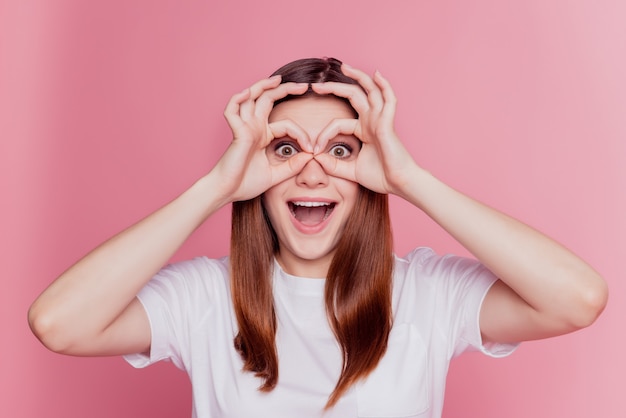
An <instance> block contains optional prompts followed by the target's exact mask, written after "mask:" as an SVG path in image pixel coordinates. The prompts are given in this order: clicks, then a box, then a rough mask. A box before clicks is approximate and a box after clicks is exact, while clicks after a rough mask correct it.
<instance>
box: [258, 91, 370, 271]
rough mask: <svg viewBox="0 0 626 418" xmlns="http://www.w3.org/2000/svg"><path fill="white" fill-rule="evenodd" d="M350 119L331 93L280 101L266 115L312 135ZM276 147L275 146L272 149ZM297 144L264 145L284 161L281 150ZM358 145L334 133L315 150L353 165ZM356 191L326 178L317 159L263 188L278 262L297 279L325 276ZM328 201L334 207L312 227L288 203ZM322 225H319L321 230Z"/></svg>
mask: <svg viewBox="0 0 626 418" xmlns="http://www.w3.org/2000/svg"><path fill="white" fill-rule="evenodd" d="M347 118H353V111H352V109H351V108H350V107H349V106H348V105H347V104H346V103H345V102H342V101H340V100H338V99H336V98H333V97H332V96H327V97H314V96H313V97H307V98H302V99H298V100H291V101H287V102H283V103H281V104H279V105H278V106H276V108H274V110H273V111H272V113H271V114H270V118H269V120H270V122H274V121H280V120H291V121H292V122H294V123H296V124H297V125H298V126H299V127H301V128H302V130H303V131H304V132H305V133H306V134H307V135H308V137H309V138H314V139H313V140H312V141H311V144H312V145H313V146H314V147H315V146H317V145H318V144H317V138H318V136H319V134H320V132H321V130H322V129H323V128H325V127H326V126H327V125H328V124H329V123H331V122H332V121H333V120H336V119H347ZM277 146H279V148H276V147H277ZM300 148H301V147H300V145H299V144H298V143H297V141H294V140H293V139H291V138H288V137H287V138H281V139H277V140H274V141H273V142H272V144H270V146H269V147H268V148H267V155H268V159H269V160H270V162H271V164H275V165H279V164H283V163H284V162H285V160H286V159H287V158H291V156H285V155H284V153H285V152H288V153H289V154H291V153H297V152H300ZM359 148H360V142H359V140H358V139H357V138H356V137H355V136H353V135H337V136H335V137H333V138H331V139H330V140H329V141H328V142H326V143H325V145H324V149H322V150H320V151H319V152H320V153H325V154H326V155H328V156H329V158H338V157H337V155H338V154H341V157H339V159H341V160H342V161H344V162H346V163H354V161H356V158H357V157H358V153H359ZM357 194H358V184H357V183H356V182H354V181H350V180H346V179H343V178H340V177H335V176H329V175H328V174H327V173H326V172H325V171H324V169H323V168H322V166H321V165H320V163H319V162H318V161H317V160H315V159H312V160H310V161H309V162H307V163H306V165H305V166H304V168H303V169H302V171H300V172H299V173H298V174H296V175H295V176H294V177H291V178H289V179H287V180H285V181H283V182H282V183H279V184H277V185H275V186H274V187H272V188H270V189H269V190H267V191H266V192H265V193H264V195H263V203H264V206H265V209H266V211H267V213H268V216H269V218H270V221H271V223H272V226H273V227H274V230H275V231H276V234H277V236H278V241H279V245H280V250H279V254H278V256H277V259H278V262H279V263H280V264H281V266H282V267H283V269H284V270H285V271H286V272H288V273H290V274H293V275H296V276H301V277H326V272H327V271H328V268H329V266H330V263H331V261H332V257H333V255H334V253H335V251H334V250H335V247H336V245H337V241H338V239H339V237H340V235H341V231H342V230H343V228H344V226H345V224H346V221H347V220H348V217H349V216H350V213H351V212H352V209H353V207H354V203H355V201H356V198H357ZM294 200H295V201H314V202H333V203H334V208H333V210H332V212H331V213H330V215H329V216H328V218H327V219H326V220H325V221H324V223H323V224H320V225H315V226H313V227H306V226H303V225H301V224H300V223H299V222H298V221H297V220H296V218H295V217H294V216H293V215H292V214H291V211H290V209H289V206H288V202H290V201H294ZM321 227H323V228H321Z"/></svg>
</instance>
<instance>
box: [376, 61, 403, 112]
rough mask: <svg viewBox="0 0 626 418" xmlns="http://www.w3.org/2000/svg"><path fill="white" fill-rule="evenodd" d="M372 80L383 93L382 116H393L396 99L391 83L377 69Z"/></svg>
mask: <svg viewBox="0 0 626 418" xmlns="http://www.w3.org/2000/svg"><path fill="white" fill-rule="evenodd" d="M374 81H375V82H376V84H378V86H379V87H380V90H381V92H382V95H383V100H384V102H385V107H384V108H383V116H386V117H391V118H393V117H394V115H395V113H396V106H397V103H398V99H397V98H396V94H395V93H394V91H393V88H392V87H391V83H389V81H388V80H387V79H386V78H385V77H383V76H382V74H381V73H380V71H378V70H377V71H376V72H375V73H374Z"/></svg>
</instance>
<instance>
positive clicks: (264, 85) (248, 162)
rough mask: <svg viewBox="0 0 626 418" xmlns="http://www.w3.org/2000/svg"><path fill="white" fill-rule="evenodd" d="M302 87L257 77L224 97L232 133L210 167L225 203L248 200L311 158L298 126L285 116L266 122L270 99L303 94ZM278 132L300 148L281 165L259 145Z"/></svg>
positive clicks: (265, 143) (304, 136)
mask: <svg viewBox="0 0 626 418" xmlns="http://www.w3.org/2000/svg"><path fill="white" fill-rule="evenodd" d="M307 89H308V84H306V83H284V84H280V76H274V77H271V78H268V79H263V80H261V81H258V82H257V83H255V84H254V85H252V86H251V87H250V88H248V89H246V90H244V91H242V92H241V93H238V94H235V95H234V96H233V97H232V98H231V99H230V101H229V102H228V105H227V106H226V109H225V110H224V116H225V118H226V121H227V122H228V125H229V126H230V129H231V130H232V132H233V141H232V143H231V144H230V146H229V147H228V149H227V150H226V152H225V153H224V155H223V156H222V158H221V159H220V160H219V161H218V163H217V164H216V166H215V168H214V170H213V174H215V175H216V176H217V178H219V179H220V185H221V187H222V189H221V193H222V194H223V196H224V198H225V199H226V200H227V201H229V202H234V201H240V200H248V199H252V198H254V197H256V196H258V195H260V194H262V193H263V192H265V191H266V190H267V189H269V188H270V187H272V186H274V185H276V184H278V183H280V182H282V181H284V180H286V179H288V178H290V177H292V176H294V175H296V174H297V173H298V172H300V171H301V170H302V168H303V167H304V165H305V164H306V163H307V162H308V161H309V160H310V159H311V158H313V148H312V145H311V141H310V139H309V137H308V135H307V134H306V133H305V132H304V131H303V130H302V129H301V128H300V127H299V126H298V125H296V124H295V123H293V122H291V121H289V120H281V121H278V122H275V123H269V122H268V117H269V114H270V112H271V111H272V108H273V106H274V102H275V101H277V100H280V99H282V98H283V97H286V96H287V95H300V94H303V93H305V92H306V91H307ZM284 136H289V137H290V138H293V139H295V140H296V141H298V143H299V144H300V146H301V147H302V149H303V150H304V151H305V152H300V153H298V154H296V155H295V156H294V157H293V158H289V159H288V160H286V161H285V162H284V163H281V164H270V162H269V160H268V158H267V155H266V152H265V148H266V147H267V146H268V145H269V144H270V143H271V142H272V140H273V139H275V138H281V137H284Z"/></svg>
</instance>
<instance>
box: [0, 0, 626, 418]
mask: <svg viewBox="0 0 626 418" xmlns="http://www.w3.org/2000/svg"><path fill="white" fill-rule="evenodd" d="M383 4H384V5H383ZM625 21H626V6H624V3H623V2H622V1H620V0H615V1H609V0H593V1H592V0H588V1H577V0H568V1H566V0H558V1H543V0H531V1H498V0H491V1H487V0H480V1H472V2H468V1H465V0H456V1H455V0H447V1H426V0H410V1H409V0H391V1H388V2H385V3H383V2H382V1H381V0H379V1H363V0H350V1H345V0H343V1H329V0H322V1H317V2H306V3H305V2H297V1H287V0H285V1H276V0H272V1H252V0H249V1H217V0H216V1H208V0H205V1H192V0H189V1H174V0H159V1H154V0H142V1H122V0H115V1H108V2H93V1H92V2H85V1H78V0H59V1H54V2H52V1H47V0H14V1H4V2H1V3H0V117H1V119H0V124H1V125H0V135H1V147H2V148H1V149H0V159H1V161H0V181H1V182H2V183H1V195H2V204H1V205H0V211H1V216H0V231H1V235H0V240H1V241H0V243H1V247H0V256H1V257H2V261H1V263H0V278H1V280H2V290H1V292H0V298H1V299H0V321H2V322H1V323H0V325H1V330H2V332H1V334H0V335H1V336H0V338H1V339H2V340H1V343H0V350H1V352H0V416H2V417H64V418H73V417H76V418H78V417H80V418H83V417H92V418H100V417H120V418H122V417H138V416H150V417H172V416H176V417H185V416H190V391H189V383H188V381H187V378H186V376H185V374H184V373H181V372H179V371H178V370H177V369H175V368H174V367H173V366H172V365H170V364H159V365H156V366H153V367H150V368H148V369H146V370H142V371H138V370H134V369H132V368H131V367H130V366H127V365H126V364H125V363H124V362H123V361H122V360H121V359H120V358H102V359H82V358H71V357H64V356H60V355H56V354H52V353H49V352H47V351H46V350H45V349H44V348H43V347H42V346H41V345H40V344H39V343H38V342H37V341H36V339H35V338H34V337H33V336H32V335H31V334H30V332H29V329H28V326H27V323H26V311H27V308H28V306H29V304H30V303H31V301H32V300H33V299H34V298H35V297H36V296H37V295H38V294H39V292H41V291H42V290H43V289H44V288H45V286H47V285H48V284H49V283H50V282H51V281H52V280H53V279H54V278H55V277H56V276H57V275H58V274H60V273H61V272H62V271H63V270H64V269H65V268H67V267H68V266H69V265H70V264H71V263H73V262H74V261H75V260H77V259H78V258H79V257H80V256H82V255H83V254H84V253H85V252H87V251H88V250H89V249H91V248H92V247H94V246H95V245H96V244H98V243H99V242H101V241H102V240H104V239H106V238H107V237H109V236H110V235H112V234H113V233H115V232H117V231H118V230H120V229H121V228H123V227H125V226H127V225H129V224H130V223H132V222H134V221H136V220H138V219H139V218H140V217H142V216H144V215H146V214H147V213H149V212H150V211H151V210H153V209H155V208H157V207H158V206H160V205H162V204H164V203H165V202H167V201H168V200H169V199H171V198H173V197H174V196H176V195H177V194H178V193H179V192H181V191H182V190H183V189H184V188H185V187H186V186H188V185H189V184H190V183H191V182H193V181H194V180H195V179H197V178H198V177H199V176H201V175H202V174H203V173H205V172H206V171H207V170H208V169H209V168H210V167H211V166H212V164H213V163H214V162H215V161H216V159H217V158H218V157H219V155H220V154H221V153H222V152H223V150H224V149H225V147H226V145H227V143H228V141H229V132H228V130H227V126H226V124H225V122H224V120H223V117H222V109H223V107H224V105H225V103H226V101H227V100H228V98H229V97H230V96H231V94H233V93H234V92H237V91H239V90H241V89H243V88H244V87H247V86H248V85H249V84H251V83H252V82H253V81H255V80H257V79H259V78H261V77H263V76H265V75H268V74H269V73H271V72H272V71H273V70H274V69H275V68H277V67H278V66H280V65H282V64H283V63H285V62H287V61H290V60H292V59H296V58H301V57H307V56H318V57H319V56H336V57H338V58H340V59H343V60H344V61H347V62H349V63H351V64H352V65H354V66H357V67H361V68H363V69H365V70H367V71H368V72H373V71H374V70H375V69H379V70H380V71H381V72H382V73H383V74H384V75H386V76H387V78H389V79H390V80H391V81H392V83H393V85H394V86H395V90H396V91H397V95H398V97H399V110H398V116H397V130H398V132H399V133H400V135H401V137H402V138H403V139H404V141H405V142H406V144H407V147H408V148H409V149H410V151H411V152H412V153H413V154H414V155H415V156H416V158H417V160H418V161H419V162H420V163H421V164H422V165H423V166H425V167H427V168H428V169H430V170H431V171H432V172H434V173H435V174H437V175H438V176H439V177H440V178H442V179H444V180H445V181H447V182H449V183H450V184H451V185H453V186H455V187H457V188H460V189H461V190H463V191H465V192H467V193H469V194H471V195H473V196H475V197H477V198H479V199H481V200H483V201H485V202H487V203H489V204H491V205H494V206H496V207H498V208H501V209H502V210H504V211H506V212H508V213H510V214H512V215H514V216H516V217H518V218H520V219H522V220H524V221H525V222H527V223H529V224H531V225H533V226H535V227H538V228H540V229H542V230H543V231H545V232H547V233H548V234H550V235H552V236H554V237H555V238H557V239H558V240H560V241H562V242H563V243H564V244H565V245H567V246H569V247H570V248H572V249H573V250H574V251H576V252H577V253H579V254H580V255H582V256H583V257H584V258H586V259H587V260H589V261H590V262H591V264H593V265H594V266H595V267H596V268H597V269H598V270H599V271H600V272H601V273H602V274H604V275H605V277H606V279H607V280H608V282H609V285H610V289H611V300H610V303H609V306H608V308H607V310H606V311H605V313H604V315H603V316H602V317H601V318H600V319H599V321H598V322H597V323H596V324H595V325H594V326H593V327H592V328H589V329H586V330H583V331H581V332H578V333H575V334H572V335H568V336H565V337H561V338H557V339H553V340H548V341H540V342H532V343H527V344H524V345H523V347H522V348H521V349H520V350H519V351H518V352H517V353H516V354H515V355H513V356H512V357H510V358H507V359H504V360H491V359H487V358H484V357H482V356H480V355H474V354H470V355H467V356H464V357H462V358H460V359H458V360H455V361H454V362H453V366H452V370H451V373H450V377H449V385H448V393H447V403H446V408H445V417H448V418H452V417H461V416H464V417H483V418H495V417H498V418H499V417H503V416H506V417H509V418H517V417H520V418H521V417H535V418H541V417H546V418H548V417H550V418H553V417H581V418H582V417H622V418H623V417H625V416H626V396H625V395H624V394H625V392H624V390H625V389H624V388H625V384H624V376H625V375H626V360H625V359H624V355H623V347H622V346H621V344H623V343H624V342H625V341H624V340H625V337H624V334H625V326H624V322H625V321H624V319H625V318H626V297H625V295H626V293H625V290H626V289H625V284H624V279H623V277H624V275H623V269H622V268H619V264H618V263H619V261H623V260H624V257H625V256H626V254H625V251H624V250H625V249H626V245H625V244H624V237H625V236H626V222H625V220H626V216H625V214H626V115H625V111H626V81H625V76H624V75H625V74H626V30H625V29H624V22H625ZM392 204H393V217H394V228H395V238H396V244H397V245H396V248H397V252H398V253H400V254H405V253H406V252H407V251H408V250H409V249H411V248H413V247H414V246H417V245H430V246H432V247H434V248H435V249H437V250H438V251H440V252H456V253H461V254H466V253H465V251H464V250H463V249H462V248H460V247H459V245H458V244H456V243H455V242H453V241H452V240H451V239H450V238H449V237H448V236H447V235H446V234H445V233H444V232H442V231H441V230H440V229H438V228H437V227H436V226H435V225H433V224H432V222H431V221H429V220H428V219H427V218H426V217H425V216H424V215H422V214H421V213H419V212H418V211H417V210H416V209H414V208H412V207H409V205H407V204H405V203H403V202H400V201H398V200H397V199H393V200H392ZM228 220H229V211H228V210H227V209H226V210H223V211H221V212H220V213H218V214H217V215H215V216H214V217H213V218H211V219H210V220H209V221H208V222H207V223H206V224H205V225H204V226H203V227H202V228H201V229H200V230H199V231H198V232H197V233H196V234H195V235H194V236H192V237H191V239H190V240H189V241H188V242H187V243H186V244H185V246H184V247H183V248H182V249H181V250H180V251H179V253H178V254H177V255H176V257H175V258H176V259H182V258H189V257H191V256H194V255H199V254H206V255H209V256H220V255H224V254H226V253H227V249H228V232H229V226H228Z"/></svg>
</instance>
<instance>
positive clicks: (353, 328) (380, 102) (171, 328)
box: [29, 59, 607, 417]
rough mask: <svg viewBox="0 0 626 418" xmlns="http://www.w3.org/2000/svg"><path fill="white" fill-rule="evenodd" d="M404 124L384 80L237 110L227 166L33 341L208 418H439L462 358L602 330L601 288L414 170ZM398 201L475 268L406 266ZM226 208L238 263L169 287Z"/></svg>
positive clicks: (241, 97) (262, 86) (58, 307)
mask: <svg viewBox="0 0 626 418" xmlns="http://www.w3.org/2000/svg"><path fill="white" fill-rule="evenodd" d="M395 105H396V100H395V96H394V93H393V91H392V89H391V86H390V85H389V83H388V82H387V80H385V79H384V78H383V77H382V76H381V75H380V73H378V72H376V73H375V74H374V76H373V77H372V78H370V77H369V76H368V75H366V74H365V73H363V72H361V71H359V70H356V69H353V68H351V67H349V66H347V65H342V64H341V63H340V62H339V61H337V60H335V59H305V60H299V61H295V62H293V63H290V64H287V65H286V66H284V67H282V68H281V69H279V70H277V71H276V73H275V74H274V76H272V77H270V78H268V79H264V80H261V81H259V82H257V83H256V84H254V85H253V86H251V87H250V88H248V89H246V90H244V91H243V92H241V93H238V94H236V95H234V96H233V97H232V99H231V100H230V102H229V103H228V105H227V107H226V110H225V116H226V119H227V121H228V123H229V125H230V127H231V129H232V132H233V141H232V143H231V145H230V146H229V148H228V149H227V150H226V152H225V153H224V155H223V156H222V158H221V159H220V160H219V161H218V163H217V164H216V166H215V167H214V168H213V169H212V170H211V171H210V172H209V173H208V174H207V175H205V176H204V177H202V178H201V179H199V180H198V181H197V182H196V183H195V184H194V185H193V186H191V187H190V188H189V189H188V190H187V191H185V192H184V193H183V194H181V195H180V196H179V197H178V198H177V199H175V200H174V201H172V202H171V203H169V204H168V205H166V206H164V207H163V208H161V209H160V210H158V211H156V212H154V213H153V214H151V215H149V216H148V217H147V218H145V219H144V220H142V221H140V222H139V223H137V224H136V225H134V226H131V227H130V228H128V229H127V230H125V231H123V232H121V233H120V234H118V235H117V236H115V237H113V238H111V239H110V240H109V241H107V242H105V243H104V244H102V245H101V246H99V247H98V248H96V249H95V250H93V251H92V252H91V253H90V254H88V255H87V256H85V257H84V258H83V259H82V260H80V261H79V262H78V263H76V264H75V265H74V266H72V267H71V268H70V269H69V270H67V271H66V272H65V273H63V274H62V275H61V276H60V277H59V278H58V279H57V280H56V281H55V282H54V283H53V284H52V285H51V286H50V287H49V288H48V289H46V291H44V293H43V294H42V295H41V296H40V297H39V298H38V299H37V300H36V301H35V302H34V304H33V306H32V307H31V310H30V313H29V320H30V324H31V327H32V329H33V331H34V333H35V334H36V335H37V337H38V338H39V339H40V340H41V341H42V342H43V343H44V344H45V345H46V346H47V347H48V348H50V349H51V350H53V351H57V352H60V353H65V354H72V355H90V356H97V355H126V358H127V360H128V361H129V362H130V363H131V364H133V365H135V366H136V367H143V366H145V365H147V364H150V363H152V362H155V361H159V360H161V359H171V360H172V361H173V362H174V363H175V364H176V365H177V366H178V367H180V368H182V369H184V370H186V371H187V372H188V373H189V375H190V378H191V381H192V387H193V414H194V416H198V417H217V416H220V417H222V416H239V417H249V416H257V415H259V414H261V415H262V416H273V417H293V416H306V417H308V416H322V415H323V416H328V417H355V416H358V417H396V416H402V417H405V416H416V417H438V416H440V415H441V410H442V407H443V393H444V386H445V376H446V373H447V369H448V364H449V361H450V359H451V358H452V357H453V356H455V355H458V354H460V353H461V352H463V351H467V350H470V349H476V350H481V351H483V352H484V353H486V354H488V355H491V356H503V355H506V354H508V353H510V352H511V351H512V350H513V349H514V348H515V344H517V343H519V342H520V341H525V340H531V339H538V338H546V337H551V336H555V335H559V334H564V333H567V332H571V331H574V330H577V329H580V328H583V327H586V326H588V325H590V324H591V323H592V322H593V321H594V320H595V319H596V318H597V316H598V315H599V314H600V313H601V311H602V310H603V308H604V306H605V304H606V299H607V289H606V286H605V283H604V281H603V280H602V278H601V277H599V275H598V274H597V273H596V272H595V271H594V270H593V269H592V268H591V267H590V266H588V265H587V264H586V263H585V262H584V261H582V260H581V259H580V258H578V257H577V256H575V255H574V254H572V253H571V252H569V251H568V250H566V249H565V248H563V247H562V246H560V245H559V244H557V243H556V242H554V241H552V240H551V239H549V238H547V237H546V236H544V235H542V234H541V233H539V232H537V231H535V230H533V229H531V228H529V227H528V226H526V225H524V224H522V223H520V222H518V221H516V220H514V219H512V218H510V217H508V216H506V215H504V214H502V213H500V212H497V211H495V210H493V209H491V208H488V207H486V206H484V205H482V204H480V203H478V202H476V201H475V200H472V199H471V198H469V197H467V196H465V195H463V194H461V193H459V192H457V191H455V190H453V189H452V188H450V187H448V186H447V185H445V184H444V183H442V182H441V181H439V180H437V179H436V178H435V177H434V176H432V175H431V174H430V173H428V172H427V171H425V170H424V169H422V168H421V167H419V166H418V165H417V164H416V163H415V161H414V160H413V159H412V158H411V156H410V155H409V154H408V153H407V152H406V150H405V148H404V147H403V145H402V143H401V142H400V140H399V139H398V137H397V135H396V134H395V132H394V128H393V121H394V114H395ZM390 193H393V194H395V195H398V196H400V197H402V198H403V199H405V200H407V201H408V202H410V203H412V204H413V205H414V206H416V207H417V208H419V209H420V210H422V211H423V212H425V213H426V214H427V215H428V216H430V217H431V218H432V219H433V220H435V221H436V222H437V223H438V224H439V225H441V227H442V228H444V229H445V230H446V231H447V232H449V233H450V234H451V235H452V236H453V237H454V238H456V239H457V240H458V241H459V242H460V243H461V244H463V245H464V246H465V247H466V248H467V249H468V250H469V251H471V252H472V254H474V256H475V257H476V258H477V259H478V261H473V260H469V259H463V258H459V257H453V256H445V257H440V256H437V255H436V254H434V253H433V252H432V251H431V250H429V249H427V248H418V249H416V250H414V251H413V252H411V253H410V254H409V255H408V256H407V257H406V258H404V259H401V258H396V257H394V256H393V254H392V244H391V242H392V240H391V229H390V225H389V216H388V210H387V195H388V194H390ZM228 203H233V231H232V237H231V257H230V258H223V259H219V260H209V259H207V258H198V259H194V260H190V261H187V262H181V263H176V264H174V265H171V266H167V267H165V268H162V266H163V265H164V264H165V263H166V262H167V260H168V259H169V258H170V257H171V256H172V255H173V254H174V252H175V251H176V250H177V249H178V248H179V246H180V245H181V244H182V243H183V242H184V241H185V239H186V238H187V237H188V236H189V235H190V234H191V233H192V232H193V231H194V230H195V229H196V228H197V227H198V226H199V225H201V224H202V222H203V221H204V220H205V219H207V218H208V217H209V216H211V214H212V213H214V212H215V211H216V210H217V209H219V208H221V207H222V206H224V205H226V204H228ZM136 353H140V354H136Z"/></svg>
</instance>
